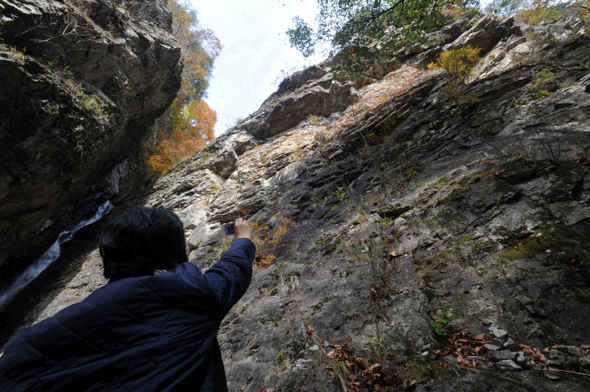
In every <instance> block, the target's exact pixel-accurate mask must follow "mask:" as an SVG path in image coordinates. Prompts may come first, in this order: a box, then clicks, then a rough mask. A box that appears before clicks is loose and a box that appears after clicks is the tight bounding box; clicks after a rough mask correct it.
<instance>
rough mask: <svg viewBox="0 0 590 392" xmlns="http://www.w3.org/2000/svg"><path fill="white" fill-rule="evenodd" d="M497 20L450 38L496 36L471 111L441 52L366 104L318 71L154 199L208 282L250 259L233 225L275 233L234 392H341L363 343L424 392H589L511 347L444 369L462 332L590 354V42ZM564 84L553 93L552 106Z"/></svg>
mask: <svg viewBox="0 0 590 392" xmlns="http://www.w3.org/2000/svg"><path fill="white" fill-rule="evenodd" d="M477 20H479V19H477ZM486 20H487V22H486V21H484V22H481V21H480V22H477V23H476V24H475V26H473V25H471V19H469V20H467V21H463V22H461V23H459V25H458V26H456V27H457V28H456V29H455V28H453V29H451V30H449V29H450V28H447V30H448V31H452V32H453V35H452V36H453V37H454V39H455V40H457V39H460V41H457V42H456V43H454V44H455V45H456V47H460V46H462V45H464V44H466V43H467V42H471V41H469V40H471V39H473V40H475V38H477V39H480V38H481V37H484V33H485V32H486V31H487V30H486V29H488V26H489V28H490V29H492V30H493V31H490V35H491V36H494V37H495V38H494V40H491V41H489V43H486V45H487V46H490V48H489V49H488V50H489V52H488V53H495V54H496V56H495V57H494V58H493V59H491V58H490V57H489V55H488V56H487V57H485V58H484V59H482V61H481V63H480V64H479V65H478V66H477V67H476V69H475V70H474V73H473V75H471V77H470V79H469V83H468V84H467V85H465V86H464V87H463V88H464V90H463V91H462V92H461V93H460V94H458V95H453V94H451V95H449V93H448V90H446V89H447V88H448V83H449V82H451V81H453V80H454V79H453V78H452V77H451V76H450V75H449V74H448V73H447V72H446V71H444V70H425V69H423V68H418V67H416V64H418V63H419V61H421V60H420V59H422V60H423V59H424V57H423V56H424V53H427V52H429V51H431V50H433V51H434V52H436V51H440V50H441V49H442V47H438V46H436V45H435V44H433V45H435V46H432V47H428V48H423V49H424V51H419V50H418V49H416V52H417V54H412V53H413V51H408V54H407V57H405V60H404V61H401V62H400V63H399V64H398V65H397V66H396V67H395V69H393V70H392V71H391V72H390V73H387V74H386V75H384V76H383V77H380V79H379V80H375V81H373V82H370V83H369V84H365V85H364V86H363V87H359V88H358V89H356V88H355V90H354V91H353V90H352V87H351V88H349V87H348V83H349V82H344V81H338V80H336V81H334V82H330V84H328V81H329V78H327V77H326V76H327V75H328V73H326V74H324V73H323V71H319V70H318V69H314V70H312V71H310V72H309V73H307V74H306V73H303V74H302V75H298V76H296V77H294V78H293V79H292V81H290V82H288V83H286V84H285V86H284V90H281V91H282V94H283V95H281V96H280V97H279V96H278V95H277V97H276V98H272V99H270V100H269V101H267V103H266V104H265V105H264V106H263V108H261V109H260V111H258V112H256V113H254V114H253V115H252V116H251V117H249V118H248V119H247V120H245V121H244V122H242V123H240V124H238V125H237V126H236V127H235V128H234V129H232V130H230V131H228V132H227V133H226V134H224V135H222V136H221V137H219V138H218V139H217V140H215V141H214V142H212V143H211V144H210V145H208V146H207V147H206V148H205V149H203V150H202V151H200V152H199V153H197V154H196V155H195V156H194V157H193V158H191V159H189V160H186V161H184V162H182V163H181V164H180V165H179V166H177V167H176V168H174V169H173V170H172V171H171V172H170V173H169V174H168V175H166V176H165V177H163V178H161V179H160V180H159V181H158V182H157V183H156V184H155V185H154V186H153V188H152V189H149V190H147V191H146V192H145V193H143V194H142V195H141V196H140V197H138V199H137V202H138V203H142V204H145V205H147V206H153V207H165V208H169V209H171V210H173V211H175V212H176V213H178V214H179V216H181V218H182V220H183V222H184V223H185V227H186V228H187V233H186V234H187V238H188V239H189V245H190V247H191V249H192V252H191V261H192V262H194V263H195V264H196V265H198V266H199V267H200V268H202V269H206V268H208V266H209V265H211V263H212V262H214V261H215V260H217V259H218V258H219V257H220V255H221V254H222V253H223V251H224V250H225V249H227V247H228V246H229V243H230V242H231V239H228V238H222V237H221V232H220V231H221V224H223V223H227V222H228V221H230V220H232V219H234V218H235V217H237V216H239V215H240V214H243V215H245V216H247V217H248V218H250V221H251V222H254V223H256V225H257V228H256V230H255V236H254V240H255V243H256V245H257V248H258V253H259V256H260V257H259V258H258V260H259V262H260V261H262V262H263V264H257V265H256V267H255V271H254V276H253V280H252V284H251V286H250V288H249V289H248V291H247V293H246V294H245V296H244V297H243V298H242V300H241V301H240V302H239V303H238V304H237V305H236V306H235V307H234V308H233V309H232V311H231V312H230V313H229V315H228V317H227V318H226V320H225V321H224V322H223V324H222V326H221V330H220V334H219V342H220V346H221V350H222V352H223V355H224V360H225V363H226V369H227V376H228V383H229V388H230V390H231V391H252V392H256V391H260V390H264V388H266V390H272V391H314V390H315V391H337V390H340V388H341V387H340V385H339V384H340V382H339V381H338V380H337V379H334V377H333V376H332V375H331V374H330V372H332V373H333V369H334V366H335V364H334V363H330V361H329V360H328V359H327V357H326V356H327V354H328V353H329V352H330V350H331V349H335V348H336V347H339V346H341V345H344V344H347V345H348V346H349V347H350V352H351V355H354V356H355V357H357V358H360V359H359V361H360V362H362V363H367V364H379V365H382V366H384V367H385V368H387V369H399V364H400V361H401V362H403V363H405V364H406V365H407V367H406V369H409V370H408V372H407V373H405V375H402V377H408V378H412V379H414V380H418V384H419V385H418V386H417V387H416V389H417V390H428V391H448V390H518V391H521V390H522V391H531V390H547V391H559V390H568V391H570V390H571V391H584V390H587V384H586V383H585V380H579V379H577V378H562V379H560V380H559V381H557V382H555V383H554V382H553V381H552V382H551V383H550V384H548V383H547V381H546V379H545V378H544V376H543V375H542V373H541V372H539V371H535V370H527V371H523V372H511V373H510V374H505V373H503V372H502V371H501V370H497V369H507V370H508V369H521V366H519V365H517V364H516V363H515V362H514V359H515V357H517V360H518V361H521V360H522V356H521V355H520V354H519V353H516V352H511V351H509V350H499V351H493V350H492V351H488V352H487V354H486V355H488V356H490V358H491V357H493V358H495V360H496V361H497V362H493V364H494V366H495V367H496V368H497V369H491V368H489V369H488V368H486V369H483V368H482V369H479V368H476V369H467V368H464V367H460V366H458V362H457V357H456V356H453V355H450V354H451V353H449V354H448V355H449V356H448V357H449V358H452V359H453V360H454V364H453V366H452V367H451V368H444V367H442V366H439V364H438V362H437V361H436V360H435V359H434V353H435V351H436V350H437V347H439V346H438V345H437V343H441V344H442V343H443V342H444V339H445V337H444V332H445V331H446V332H447V333H452V332H456V331H464V332H470V333H471V334H472V335H473V336H475V335H478V334H482V333H487V334H490V333H491V334H493V335H494V336H495V339H494V340H493V343H494V345H495V346H497V347H500V346H502V344H503V343H504V342H505V341H506V340H508V338H510V339H512V340H514V342H517V343H521V344H527V345H530V346H534V347H537V348H543V347H547V346H553V345H555V344H563V345H564V346H568V345H576V346H578V345H582V344H587V343H588V342H590V330H589V329H588V328H587V326H588V324H589V322H590V319H589V317H590V316H589V315H590V305H589V303H588V301H587V298H588V292H589V291H588V290H589V289H588V287H589V286H588V285H589V284H590V280H589V279H590V278H589V264H588V260H590V248H589V246H588V244H587V236H588V235H590V222H589V219H587V218H586V217H585V215H584V214H585V212H584V211H585V210H587V209H588V207H589V205H588V203H589V202H590V177H589V174H588V172H589V170H588V169H589V166H588V165H589V160H590V153H589V151H590V145H589V143H588V137H587V136H588V135H589V134H590V120H589V117H588V113H589V110H590V94H588V93H587V86H588V85H589V84H590V75H589V74H588V70H587V69H586V68H585V67H584V66H582V65H580V64H581V63H584V64H585V62H587V61H590V57H589V56H590V53H589V52H588V50H587V48H588V46H589V45H590V41H589V39H588V37H587V36H586V35H585V33H584V32H583V31H582V30H580V29H579V28H578V29H577V30H575V29H574V28H573V27H572V28H567V27H566V24H565V22H559V23H557V24H555V25H549V26H544V27H540V28H535V29H532V28H530V27H528V26H518V29H514V28H513V27H514V25H511V23H512V22H509V21H492V20H490V19H486ZM472 27H474V28H472ZM570 27H571V25H570ZM447 30H445V31H447ZM455 30H456V31H455ZM467 30H469V34H467V35H465V34H463V33H464V32H465V31H467ZM521 31H525V32H528V33H530V34H521ZM560 32H563V34H561V33H560ZM533 33H534V34H533ZM462 34H463V35H462ZM459 37H462V38H459ZM470 37H475V38H470ZM478 37H480V38H478ZM449 39H450V38H449ZM481 39H483V38H481ZM474 42H475V41H474ZM486 42H487V41H486ZM447 44H451V45H453V42H447ZM420 50H422V49H420ZM326 67H328V66H327V65H326V64H324V65H322V66H321V67H319V68H321V69H324V70H325V71H326V72H329V69H328V68H329V67H328V68H326ZM545 70H550V71H551V72H552V73H553V79H554V80H553V81H552V82H551V83H550V84H549V85H548V86H547V88H548V89H549V90H551V92H552V93H553V94H552V95H550V96H547V97H545V98H534V97H533V94H534V91H533V86H532V85H531V81H532V79H533V78H534V77H536V76H537V75H538V74H539V72H542V71H545ZM376 74H378V72H376ZM376 74H375V75H376ZM306 75H307V76H306ZM372 77H374V75H373V76H371V78H372ZM314 78H315V79H314ZM367 80H368V79H367ZM361 84H362V83H361ZM298 89H300V90H299V91H298ZM353 95H356V96H358V101H357V102H356V103H354V104H351V102H352V101H347V100H348V99H349V98H350V97H352V96H353ZM318 97H321V99H320V98H318ZM329 97H331V98H330V99H332V98H333V100H332V101H331V100H330V99H328V100H327V102H331V103H330V104H329V105H325V106H324V104H323V102H324V101H323V99H324V98H329ZM469 97H471V98H469ZM468 98H469V99H468ZM318 102H322V104H319V103H318ZM347 102H348V103H347ZM291 105H293V106H291ZM298 105H300V106H298ZM290 108H291V109H290ZM281 112H284V113H286V114H288V115H286V116H285V117H282V116H281V114H280V113H281ZM308 114H314V115H317V116H318V117H314V116H311V117H309V116H308ZM232 150H233V151H235V152H236V155H237V158H236V157H235V156H233V153H231V154H230V153H229V152H231V151H232ZM562 203H565V204H564V205H565V207H561V206H560V204H562ZM568 211H575V213H571V214H570V213H568ZM398 214H399V216H398ZM571 215H576V216H577V217H576V218H575V219H574V218H571V219H570V217H571ZM265 227H266V228H265ZM91 262H92V260H89V261H88V263H91ZM264 262H266V264H264ZM265 266H266V267H265ZM71 279H72V282H82V281H84V279H85V278H84V277H82V276H80V274H78V275H77V276H74V277H71ZM89 284H90V283H89ZM88 287H92V286H88ZM56 290H58V291H59V287H58V288H57V289H56ZM81 293H82V294H81V295H82V296H83V291H81ZM72 295H73V292H72V291H68V290H66V291H63V292H57V293H56V294H55V300H54V302H56V303H63V304H67V303H70V302H71V297H72ZM60 301H61V302H60ZM58 308H59V306H53V307H52V308H51V309H52V311H56V310H58ZM46 315H49V314H47V313H45V314H43V315H40V314H34V315H32V316H31V317H30V320H31V322H32V321H33V320H38V319H41V318H43V317H45V316H46ZM459 317H460V318H459ZM443 319H444V320H447V321H448V325H450V326H451V327H452V328H451V329H452V331H447V330H446V329H445V328H446V326H445V325H444V323H441V320H443ZM458 320H461V321H458ZM437 323H438V324H437ZM435 324H436V331H438V333H439V335H436V334H435V333H434V331H435ZM447 337H448V335H447ZM555 350H556V351H558V352H560V353H562V354H563V352H562V351H559V350H557V349H555ZM424 352H427V353H426V355H423V354H424ZM443 355H447V354H443ZM482 355H483V354H482ZM564 355H565V354H564ZM504 356H505V359H502V358H504ZM363 361H366V362H363ZM422 361H424V362H422ZM519 363H520V362H519ZM543 366H545V365H541V364H537V363H535V364H534V365H531V368H533V369H535V368H541V367H543ZM415 369H420V371H418V372H417V373H412V372H411V371H410V370H415ZM408 381H409V380H408ZM396 385H397V384H396Z"/></svg>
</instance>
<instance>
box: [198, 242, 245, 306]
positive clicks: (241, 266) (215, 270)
mask: <svg viewBox="0 0 590 392" xmlns="http://www.w3.org/2000/svg"><path fill="white" fill-rule="evenodd" d="M255 252H256V247H255V246H254V243H253V242H252V240H250V239H249V238H238V239H236V240H235V241H234V243H233V244H232V246H231V247H230V248H229V250H228V251H227V252H225V254H224V255H223V256H222V257H221V259H220V260H219V261H218V262H217V263H216V264H215V265H214V266H213V267H211V268H209V269H208V270H207V272H205V274H204V276H205V279H206V281H207V283H208V284H209V286H210V287H211V289H212V290H213V292H214V294H215V298H216V300H217V302H218V305H219V306H220V309H219V310H220V312H221V313H222V314H223V316H225V315H226V314H227V313H228V312H229V310H230V309H231V307H232V306H234V305H235V303H236V302H238V300H239V299H240V298H241V297H242V295H244V293H245V292H246V290H247V289H248V286H249V285H250V280H251V279H252V260H253V259H254V253H255Z"/></svg>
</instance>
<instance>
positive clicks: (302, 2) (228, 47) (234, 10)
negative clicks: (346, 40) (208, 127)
mask: <svg viewBox="0 0 590 392" xmlns="http://www.w3.org/2000/svg"><path fill="white" fill-rule="evenodd" d="M191 2H192V5H193V8H194V9H196V10H197V11H198V12H199V21H200V22H201V25H202V26H203V27H205V28H211V29H212V30H213V31H214V32H215V35H216V36H217V37H218V38H219V39H220V41H221V44H222V45H223V49H222V50H221V54H220V55H219V57H218V58H217V60H216V62H215V70H214V71H213V77H212V78H211V81H210V85H209V89H208V90H207V95H208V96H207V98H205V101H207V103H208V104H209V106H210V107H211V108H212V109H214V110H215V111H217V125H216V126H215V134H216V135H217V136H219V135H220V134H221V133H222V132H223V131H225V130H226V129H228V127H230V126H233V125H234V124H235V123H236V121H237V120H238V119H239V118H246V117H248V115H249V114H251V113H252V112H254V111H255V110H257V109H258V108H259V107H260V105H261V104H262V102H263V101H264V100H265V99H266V98H267V97H268V96H269V95H270V94H272V93H273V92H274V91H275V90H276V89H277V84H273V82H274V81H275V80H276V78H277V76H278V75H279V74H281V70H284V71H287V72H288V71H290V70H291V69H293V68H303V67H304V66H305V65H311V64H315V63H318V62H320V61H321V60H322V59H321V58H317V57H316V58H312V59H308V60H305V59H304V58H303V56H302V55H301V54H300V53H299V52H298V51H296V50H295V49H292V48H290V46H289V43H288V38H287V36H286V34H285V31H286V30H287V28H288V27H289V26H291V20H292V19H293V17H294V16H296V15H300V16H301V17H303V18H304V19H306V20H308V21H310V22H311V21H312V20H313V19H314V17H315V14H316V5H315V4H316V3H315V0H247V1H245V0H208V1H205V0H191ZM281 80H282V78H281ZM279 82H280V80H279Z"/></svg>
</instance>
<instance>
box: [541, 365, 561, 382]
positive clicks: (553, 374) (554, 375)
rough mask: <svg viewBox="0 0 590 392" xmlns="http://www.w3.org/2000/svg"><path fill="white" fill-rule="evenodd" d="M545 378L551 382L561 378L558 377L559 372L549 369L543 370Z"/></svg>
mask: <svg viewBox="0 0 590 392" xmlns="http://www.w3.org/2000/svg"><path fill="white" fill-rule="evenodd" d="M543 373H544V374H545V377H547V378H550V379H551V380H558V379H559V378H560V377H561V376H560V375H559V370H557V369H556V368H549V369H547V370H543Z"/></svg>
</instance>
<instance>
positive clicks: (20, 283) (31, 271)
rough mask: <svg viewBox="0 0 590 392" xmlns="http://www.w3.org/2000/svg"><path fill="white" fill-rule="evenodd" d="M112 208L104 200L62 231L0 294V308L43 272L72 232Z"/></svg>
mask: <svg viewBox="0 0 590 392" xmlns="http://www.w3.org/2000/svg"><path fill="white" fill-rule="evenodd" d="M112 209H113V205H112V204H111V202H110V201H106V202H105V203H103V204H102V205H101V206H100V207H98V210H97V211H96V214H94V216H93V217H91V218H89V219H87V220H83V221H81V222H79V223H78V224H77V225H76V227H74V228H73V229H72V230H65V231H62V232H61V233H60V235H59V237H58V239H57V241H55V242H54V243H53V245H51V247H49V249H48V250H47V251H46V252H45V253H43V255H41V256H40V257H39V258H38V259H37V260H35V262H34V263H33V264H31V265H30V266H29V267H28V268H27V269H26V270H25V271H24V272H23V273H22V274H21V275H20V276H19V277H18V278H17V279H16V281H15V282H14V283H13V284H12V285H11V286H10V287H9V288H8V289H7V290H6V291H5V292H4V293H2V295H0V308H2V307H3V306H4V305H5V304H7V303H8V302H10V301H11V300H12V298H14V296H15V295H16V294H17V293H18V292H19V291H21V290H22V289H24V288H25V287H26V286H27V285H28V284H29V283H31V282H32V281H33V280H34V279H35V278H36V277H37V276H39V274H41V272H43V271H44V270H45V269H46V268H47V267H48V266H49V265H50V264H51V263H53V262H54V261H55V260H57V258H58V257H59V255H60V254H61V245H62V244H63V243H65V242H68V241H69V240H71V239H72V238H73V237H74V234H76V232H78V231H79V230H80V229H82V228H83V227H86V226H88V225H91V224H93V223H94V222H96V221H97V220H99V219H100V218H102V217H103V216H104V215H106V214H108V213H109V212H110V211H111V210H112Z"/></svg>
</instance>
